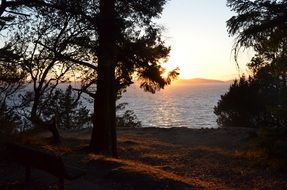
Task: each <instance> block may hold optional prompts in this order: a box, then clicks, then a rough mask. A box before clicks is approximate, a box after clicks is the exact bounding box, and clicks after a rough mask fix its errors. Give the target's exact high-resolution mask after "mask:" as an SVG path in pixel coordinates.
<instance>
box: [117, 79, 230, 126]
mask: <svg viewBox="0 0 287 190" xmlns="http://www.w3.org/2000/svg"><path fill="white" fill-rule="evenodd" d="M228 87H229V84H227V83H220V84H202V85H181V86H171V87H168V88H167V89H165V90H163V91H161V92H158V93H156V94H151V93H147V92H143V90H141V89H139V88H138V87H135V86H132V87H130V88H129V89H128V91H127V93H125V94H124V95H123V97H122V99H120V101H119V103H122V102H126V103H128V105H127V109H131V110H133V111H134V112H135V114H136V115H137V117H138V118H139V120H140V121H141V122H142V124H143V126H144V127H189V128H216V127H218V125H217V124H216V116H215V114H214V113H213V107H214V106H215V105H216V104H217V101H218V100H219V98H220V96H221V95H223V94H224V93H225V92H226V91H227V90H228Z"/></svg>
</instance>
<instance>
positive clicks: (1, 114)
mask: <svg viewBox="0 0 287 190" xmlns="http://www.w3.org/2000/svg"><path fill="white" fill-rule="evenodd" d="M0 123H1V125H0V138H3V137H5V136H9V135H12V134H15V133H17V131H18V130H19V129H20V126H21V124H22V123H21V118H20V117H19V115H17V114H16V113H15V112H13V110H8V109H7V107H6V106H1V107H0Z"/></svg>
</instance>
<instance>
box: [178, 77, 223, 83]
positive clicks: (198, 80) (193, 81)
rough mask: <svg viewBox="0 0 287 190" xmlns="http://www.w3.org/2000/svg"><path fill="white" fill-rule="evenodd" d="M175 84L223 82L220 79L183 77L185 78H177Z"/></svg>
mask: <svg viewBox="0 0 287 190" xmlns="http://www.w3.org/2000/svg"><path fill="white" fill-rule="evenodd" d="M175 83H176V84H210V83H213V84H215V83H225V82H224V81H221V80H213V79H204V78H193V79H185V80H183V79H182V80H177V81H175Z"/></svg>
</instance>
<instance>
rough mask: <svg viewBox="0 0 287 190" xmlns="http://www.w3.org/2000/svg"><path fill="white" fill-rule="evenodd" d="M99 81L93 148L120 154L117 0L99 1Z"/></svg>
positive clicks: (114, 155)
mask: <svg viewBox="0 0 287 190" xmlns="http://www.w3.org/2000/svg"><path fill="white" fill-rule="evenodd" d="M100 20H101V23H100V24H99V25H98V34H99V51H98V52H99V54H98V73H97V75H98V81H97V92H96V95H95V97H94V98H95V99H94V100H95V101H94V117H93V131H92V137H91V141H90V149H91V151H92V152H96V153H100V154H104V155H109V156H113V157H117V145H116V125H115V118H116V92H115V65H116V59H115V31H116V30H115V0H101V1H100Z"/></svg>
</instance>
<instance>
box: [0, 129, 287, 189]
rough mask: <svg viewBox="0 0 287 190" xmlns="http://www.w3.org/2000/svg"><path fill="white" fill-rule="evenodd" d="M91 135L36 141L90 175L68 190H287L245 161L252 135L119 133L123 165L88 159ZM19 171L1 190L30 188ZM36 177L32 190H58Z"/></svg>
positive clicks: (4, 178)
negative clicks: (54, 143)
mask: <svg viewBox="0 0 287 190" xmlns="http://www.w3.org/2000/svg"><path fill="white" fill-rule="evenodd" d="M90 133H91V132H90V130H82V131H77V132H64V133H62V135H63V139H64V141H63V144H62V145H61V146H52V145H46V144H47V134H46V133H45V134H42V135H40V136H38V137H39V138H38V139H37V140H36V141H34V143H35V142H36V144H37V146H39V147H41V148H43V149H46V150H48V151H52V152H55V153H59V154H61V155H62V157H63V158H64V160H65V161H66V162H68V163H69V164H70V163H71V164H74V165H76V166H77V167H80V168H83V169H84V170H86V171H87V175H86V176H84V177H82V178H81V179H78V180H74V181H66V182H65V183H66V184H65V185H66V189H81V190H84V189H127V190H129V189H137V190H140V189H176V190H177V189H287V177H286V176H287V175H286V173H276V174H274V172H272V171H270V170H268V169H266V168H259V167H254V165H253V164H252V160H250V159H249V158H248V157H246V154H245V152H246V150H248V148H249V146H250V144H252V140H251V139H252V138H251V136H252V134H253V133H254V130H253V129H247V128H220V129H187V128H170V129H160V128H138V129H119V130H118V153H119V158H118V159H112V158H106V157H103V156H99V155H93V154H88V153H86V152H85V151H84V150H83V147H86V146H87V145H88V143H89V139H90V135H91V134H90ZM20 171H21V170H20V169H19V166H15V165H7V164H5V163H2V165H1V169H0V177H1V178H0V179H1V180H0V188H1V183H2V187H3V189H13V188H14V189H19V188H20V189H21V188H22V187H24V188H25V187H27V186H25V185H23V183H22V182H21V181H23V172H22V173H21V172H20ZM7 173H9V175H7ZM32 175H33V176H35V177H34V179H32V181H33V185H30V186H29V188H28V189H41V188H43V189H47V188H48V189H55V188H57V181H55V178H54V177H53V176H51V175H49V174H46V173H44V172H41V171H36V172H35V173H33V174H32ZM9 180H10V181H9ZM7 184H8V185H7Z"/></svg>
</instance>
